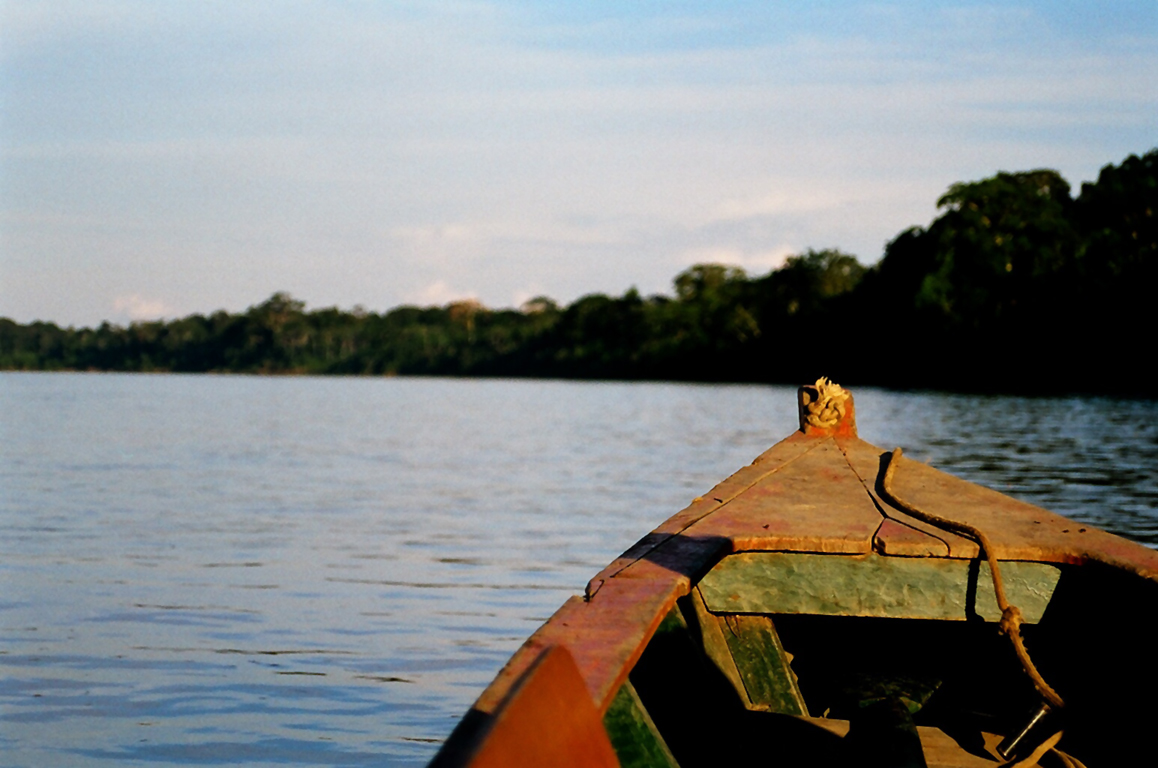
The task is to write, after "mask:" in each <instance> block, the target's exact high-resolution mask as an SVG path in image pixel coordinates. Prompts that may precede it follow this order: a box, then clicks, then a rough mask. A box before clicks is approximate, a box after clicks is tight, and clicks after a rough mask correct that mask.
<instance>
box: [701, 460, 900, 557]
mask: <svg viewBox="0 0 1158 768" xmlns="http://www.w3.org/2000/svg"><path fill="white" fill-rule="evenodd" d="M882 519H883V518H882V516H881V513H880V511H879V510H878V509H877V508H876V505H874V504H873V501H872V499H871V498H870V497H869V495H868V493H866V492H865V488H864V486H863V485H862V484H861V481H860V478H859V477H857V475H856V473H854V472H853V471H852V468H851V467H850V466H849V464H848V461H847V460H846V459H845V457H844V454H843V453H842V452H841V451H840V449H839V448H838V447H837V446H836V443H835V442H833V441H832V440H831V439H828V440H824V441H823V442H822V443H820V444H819V445H817V446H816V447H815V448H813V449H812V450H810V451H808V452H807V453H805V454H804V455H803V456H800V457H799V458H797V459H796V460H795V461H793V462H791V463H789V464H788V465H786V466H785V467H783V468H782V469H781V470H780V471H779V472H776V473H774V474H772V475H769V476H768V477H765V478H763V479H762V480H760V482H758V483H756V484H755V485H753V486H752V487H751V488H749V489H747V490H746V491H745V492H743V493H741V494H740V495H739V496H737V497H736V498H734V499H733V500H732V501H730V502H729V503H728V504H726V505H724V506H723V507H722V508H720V509H719V510H717V511H716V512H714V513H713V514H712V515H711V516H709V517H706V518H704V519H702V520H700V521H699V522H698V523H696V524H695V525H694V526H692V527H691V528H689V529H688V533H689V534H692V535H695V536H700V537H712V536H720V537H724V538H727V539H730V540H731V541H732V548H733V550H734V551H737V552H742V551H758V550H792V551H796V552H844V553H861V552H866V553H867V552H869V551H870V550H871V549H872V538H873V534H874V533H876V530H877V528H878V527H879V526H880V524H881V521H882Z"/></svg>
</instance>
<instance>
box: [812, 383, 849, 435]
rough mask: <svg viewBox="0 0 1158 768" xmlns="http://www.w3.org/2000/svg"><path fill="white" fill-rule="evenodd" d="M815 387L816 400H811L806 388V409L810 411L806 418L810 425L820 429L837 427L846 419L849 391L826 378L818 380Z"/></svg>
mask: <svg viewBox="0 0 1158 768" xmlns="http://www.w3.org/2000/svg"><path fill="white" fill-rule="evenodd" d="M813 387H814V388H815V389H816V400H812V399H811V396H810V395H809V393H808V391H807V388H805V392H804V408H805V410H807V411H808V415H807V416H806V417H805V418H806V419H807V421H808V423H809V424H811V425H812V426H814V427H818V428H820V429H828V428H829V427H835V426H836V425H837V424H838V423H839V422H840V420H841V419H843V418H844V414H845V406H844V404H845V403H846V402H847V401H848V390H847V389H845V388H844V387H842V386H840V385H839V384H837V383H836V382H834V381H829V380H828V378H827V377H825V376H821V377H820V378H819V379H817V380H816V383H815V384H813Z"/></svg>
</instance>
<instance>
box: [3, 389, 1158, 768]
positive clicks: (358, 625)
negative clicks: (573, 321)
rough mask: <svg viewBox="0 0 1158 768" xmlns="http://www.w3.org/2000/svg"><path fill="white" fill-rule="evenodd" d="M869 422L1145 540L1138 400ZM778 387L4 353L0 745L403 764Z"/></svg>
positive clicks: (1152, 486) (970, 404)
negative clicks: (271, 372)
mask: <svg viewBox="0 0 1158 768" xmlns="http://www.w3.org/2000/svg"><path fill="white" fill-rule="evenodd" d="M856 394H857V410H858V415H859V420H860V431H861V434H862V436H863V437H865V438H866V439H867V440H869V441H870V442H873V443H876V444H877V445H880V446H882V447H886V448H891V447H893V446H894V445H901V446H903V447H905V449H906V453H907V455H909V456H911V457H914V458H918V459H922V460H929V461H931V462H932V463H933V464H934V465H936V466H939V467H941V468H942V469H945V470H948V471H950V472H953V473H955V474H957V475H960V476H962V477H966V478H968V479H971V480H975V481H978V482H981V483H983V484H986V485H989V486H990V487H993V488H996V489H998V490H1001V491H1003V492H1006V493H1009V494H1012V495H1014V496H1017V497H1019V498H1022V499H1026V500H1028V501H1031V502H1033V503H1036V504H1040V505H1042V506H1045V507H1047V508H1050V509H1053V510H1054V511H1057V512H1060V513H1062V514H1066V515H1069V516H1071V517H1074V518H1077V519H1080V520H1083V521H1086V522H1091V523H1094V524H1096V525H1099V526H1102V527H1105V528H1108V529H1110V530H1112V531H1115V532H1117V533H1121V534H1124V535H1127V536H1130V537H1132V538H1135V539H1137V540H1139V541H1143V542H1147V543H1149V544H1150V545H1155V544H1158V513H1156V512H1155V508H1156V504H1155V501H1156V500H1158V427H1156V426H1155V425H1156V424H1158V404H1156V403H1147V402H1129V401H1114V400H1099V399H1037V400H1025V399H1018V398H988V397H965V396H946V395H937V394H898V393H891V392H884V391H874V390H867V389H866V390H858V391H857V392H856ZM794 408H795V406H794V392H793V390H791V389H789V388H783V387H761V386H695V385H674V384H604V383H570V382H532V381H470V380H465V381H464V380H435V379H332V378H258V377H213V376H115V375H79V374H72V375H70V374H59V375H57V374H0V761H2V764H4V765H11V766H85V765H90V766H108V765H113V764H118V763H128V762H132V763H137V764H173V765H202V764H229V765H241V764H248V765H268V764H277V765H422V764H425V763H426V762H427V761H428V760H429V759H430V757H431V756H432V755H433V753H434V751H435V750H436V749H437V748H438V744H439V743H440V741H441V740H442V739H443V738H445V736H446V735H447V734H448V733H449V732H450V730H451V729H452V728H453V727H454V724H455V723H456V722H457V718H458V717H459V716H460V715H461V714H462V712H464V711H465V710H466V708H467V707H468V706H469V705H470V703H471V702H472V701H473V699H474V697H475V696H476V695H477V694H478V692H479V691H480V690H481V689H482V687H483V686H484V685H485V684H486V683H487V682H488V681H489V679H490V678H491V677H492V676H493V675H494V673H495V672H496V671H497V670H498V668H499V667H500V666H501V665H502V663H503V662H504V661H505V660H506V658H507V657H508V656H509V655H510V654H511V653H512V652H513V651H514V650H515V648H517V647H518V645H519V644H520V643H521V642H522V641H523V639H524V638H525V637H526V636H527V635H529V634H530V633H531V632H532V631H533V630H534V629H535V628H536V627H537V626H538V625H539V624H540V623H541V622H542V621H544V620H545V619H546V618H547V617H548V616H549V615H550V614H551V613H552V612H553V611H554V610H555V608H556V607H557V606H558V605H559V604H560V603H562V602H563V600H564V599H565V598H566V597H567V596H569V595H572V594H576V593H579V592H581V591H582V588H583V585H584V584H585V583H586V581H587V579H588V578H589V577H590V576H591V575H592V574H594V572H595V571H596V570H598V569H599V568H601V567H602V566H603V565H605V564H606V563H607V562H608V561H609V560H611V559H612V558H613V557H614V556H615V555H617V554H618V553H619V552H621V551H622V550H623V549H625V548H626V547H627V546H629V545H630V544H631V543H632V542H634V541H635V540H636V539H637V538H639V537H640V536H641V535H643V534H644V533H645V532H646V531H648V530H649V529H650V528H652V527H654V525H656V524H657V523H658V522H659V521H661V520H662V519H664V518H666V517H668V516H669V515H671V514H673V513H674V512H676V511H678V510H679V509H681V508H682V507H683V506H685V505H686V503H687V502H688V501H689V500H690V499H691V498H692V497H694V496H696V495H698V494H700V493H702V492H703V491H705V490H707V489H708V488H710V487H711V486H712V485H714V484H715V483H716V482H717V481H718V480H720V479H722V478H723V477H724V476H726V475H727V474H729V473H731V472H732V471H734V470H735V469H737V468H739V467H740V466H742V465H744V464H746V463H748V462H750V461H751V459H752V458H753V457H755V456H756V455H757V454H758V453H760V452H761V451H763V450H764V449H765V448H767V447H768V446H769V445H771V444H772V443H773V442H775V441H776V440H778V439H780V438H781V437H784V436H786V435H787V434H789V433H790V432H791V431H792V430H793V429H794V428H795V411H794Z"/></svg>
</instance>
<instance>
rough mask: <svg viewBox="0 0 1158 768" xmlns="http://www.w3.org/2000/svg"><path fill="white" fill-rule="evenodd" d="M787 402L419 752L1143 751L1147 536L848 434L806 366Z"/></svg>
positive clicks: (1112, 757)
mask: <svg viewBox="0 0 1158 768" xmlns="http://www.w3.org/2000/svg"><path fill="white" fill-rule="evenodd" d="M800 414H801V427H800V431H799V432H797V433H795V434H793V435H791V436H789V437H788V438H787V439H785V440H783V441H781V442H780V443H778V444H776V445H775V446H773V447H772V448H770V449H769V450H768V451H766V452H765V453H764V454H762V455H761V456H759V457H758V458H757V459H756V460H755V461H754V462H753V463H752V464H751V465H750V466H748V467H745V468H743V469H741V470H740V471H739V472H737V473H735V474H734V475H732V476H731V477H729V478H728V479H726V480H724V481H723V482H722V483H720V484H719V485H717V486H716V487H715V488H713V489H712V490H711V491H710V492H708V493H707V494H705V495H704V496H703V497H701V498H697V499H695V500H694V501H693V502H692V503H691V505H689V506H688V507H687V508H686V509H684V510H683V511H682V512H680V513H678V514H677V515H675V516H674V517H672V518H670V519H669V520H667V521H666V522H665V523H663V524H662V525H660V526H659V527H658V528H656V529H655V530H654V531H652V532H651V533H649V534H648V535H646V536H645V537H644V538H643V539H641V540H640V541H639V542H638V543H637V544H636V545H635V546H633V547H631V548H630V549H629V550H628V551H627V552H625V553H624V554H623V555H622V556H620V557H619V558H617V559H616V560H615V561H614V562H612V563H611V564H610V565H608V566H607V567H606V568H604V569H603V570H602V571H601V572H600V573H598V574H597V575H596V576H595V578H593V579H592V580H591V582H590V583H589V584H588V585H587V589H586V593H585V594H584V595H583V596H582V597H574V598H571V599H570V600H568V601H567V602H566V603H565V604H564V605H563V606H562V607H561V608H560V609H559V610H558V612H557V613H555V615H554V616H552V617H551V619H550V620H548V621H547V623H546V624H544V625H543V626H542V627H541V628H540V629H539V630H538V631H537V632H535V634H534V635H532V636H531V638H530V639H528V640H527V642H526V643H525V644H524V645H523V646H522V647H521V648H520V649H519V651H518V652H517V653H516V654H515V655H514V657H513V658H512V659H511V660H510V662H509V663H508V664H507V665H506V666H505V667H504V668H503V670H502V671H501V672H500V673H499V675H498V676H497V677H496V679H495V680H494V682H492V683H491V685H490V686H489V687H488V688H487V689H486V690H485V691H484V692H483V694H482V695H481V696H480V697H479V698H478V700H477V701H476V702H475V704H474V706H473V708H472V709H471V710H470V711H469V712H468V713H467V714H466V715H465V717H464V718H463V719H462V721H461V722H460V724H459V725H458V727H457V728H456V729H455V731H454V733H453V734H452V735H451V736H450V738H449V739H448V740H447V742H446V744H445V745H444V746H443V748H442V750H441V751H440V752H439V754H438V755H437V756H436V757H435V759H434V762H433V763H432V766H434V767H435V768H443V767H444V766H465V765H469V766H473V767H474V768H483V767H484V766H539V765H544V766H546V765H551V766H569V765H574V766H614V765H621V766H625V767H627V766H633V767H634V766H668V767H671V766H681V768H693V767H694V766H716V765H722V764H731V763H736V764H750V763H751V764H755V763H757V762H758V763H766V764H769V765H785V766H791V765H807V766H821V765H880V766H962V767H964V766H993V765H999V764H1011V765H1025V766H1031V765H1041V766H1051V765H1058V766H1065V765H1070V766H1081V765H1086V766H1089V767H1090V768H1095V767H1096V766H1107V765H1108V766H1117V765H1140V764H1154V763H1153V761H1155V760H1156V759H1158V758H1155V757H1154V755H1155V752H1156V750H1155V749H1154V748H1153V747H1152V746H1151V743H1150V733H1151V731H1152V730H1153V729H1154V728H1155V727H1156V726H1158V722H1156V719H1155V715H1156V714H1158V704H1156V703H1155V702H1156V701H1158V699H1156V696H1155V693H1156V691H1158V688H1156V685H1155V684H1156V683H1158V642H1156V637H1158V636H1156V634H1155V632H1154V631H1153V630H1152V629H1151V625H1150V621H1151V620H1152V617H1153V616H1154V614H1155V609H1156V608H1158V552H1155V551H1153V550H1151V549H1148V548H1146V547H1143V546H1140V545H1138V544H1135V543H1132V542H1130V541H1127V540H1125V539H1122V538H1120V537H1118V536H1114V535H1112V534H1109V533H1106V532H1104V531H1100V530H1097V529H1095V528H1093V527H1091V526H1088V525H1083V524H1080V523H1075V522H1073V521H1070V520H1067V519H1065V518H1063V517H1059V516H1057V515H1054V514H1051V513H1049V512H1046V511H1045V510H1042V509H1039V508H1037V507H1034V506H1031V505H1029V504H1026V503H1023V502H1020V501H1016V500H1014V499H1011V498H1009V497H1006V496H1003V495H1001V494H999V493H996V492H994V491H991V490H987V489H985V488H982V487H980V486H977V485H974V484H972V483H968V482H965V481H963V480H960V479H958V478H955V477H952V476H950V475H947V474H944V473H942V472H939V471H937V470H935V469H932V468H930V467H928V466H926V465H924V464H921V463H918V462H914V461H910V460H907V459H905V458H903V457H902V456H901V455H900V452H899V451H897V452H894V453H890V452H886V451H882V450H881V449H879V448H876V447H874V446H872V445H869V444H868V443H866V442H864V441H862V440H860V439H859V438H858V437H857V433H856V421H855V409H854V405H853V402H852V399H851V396H850V395H849V394H848V393H847V392H846V391H844V390H842V389H840V388H839V387H836V386H835V385H831V384H830V383H829V382H827V381H826V380H823V379H822V380H820V381H818V382H817V384H816V385H814V386H809V387H802V388H801V389H800ZM994 570H996V572H997V578H996V579H995V578H994ZM999 593H1001V594H999Z"/></svg>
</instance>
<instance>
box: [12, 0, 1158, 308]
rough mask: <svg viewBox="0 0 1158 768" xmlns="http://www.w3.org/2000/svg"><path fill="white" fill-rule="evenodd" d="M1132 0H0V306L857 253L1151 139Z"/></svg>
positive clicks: (633, 273)
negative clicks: (947, 208) (812, 251)
mask: <svg viewBox="0 0 1158 768" xmlns="http://www.w3.org/2000/svg"><path fill="white" fill-rule="evenodd" d="M1156 128H1158V3H1154V2H1153V0H1147V1H1146V2H1114V1H1113V0H1104V1H1103V2H1068V1H1066V0H1054V1H1053V2H1045V1H1042V2H1005V3H1000V4H986V3H975V2H956V3H944V2H920V3H918V2H854V1H852V0H849V1H847V2H823V1H820V2H814V3H807V4H788V3H777V2H767V1H764V2H713V3H680V2H646V1H643V2H631V3H623V2H605V1H604V0H582V1H581V2H572V3H547V2H517V1H516V2H447V1H444V0H429V1H428V2H421V3H409V2H394V3H383V2H357V1H356V0H346V1H345V2H336V1H335V2H322V1H320V0H318V1H316V2H294V1H293V0H287V1H285V2H276V3H274V2H260V1H256V0H255V1H254V2H237V1H236V0H231V2H212V0H209V1H206V2H176V1H174V2H155V1H154V0H149V1H148V2H133V1H132V0H123V1H119V2H105V0H82V1H81V2H73V0H53V1H52V2H19V1H16V0H0V316H3V317H9V318H12V319H14V320H16V321H18V322H29V321H32V320H36V319H39V320H48V321H52V322H56V323H59V324H61V325H75V326H86V325H95V324H98V323H100V322H102V321H106V320H107V321H110V322H113V323H117V324H125V323H129V322H131V321H136V320H149V319H155V318H162V317H164V318H173V317H181V316H185V315H188V314H191V313H195V312H197V313H208V312H212V311H214V310H217V309H225V310H228V311H231V312H235V311H240V310H244V309H245V308H246V307H248V306H251V305H253V304H257V303H260V302H261V301H263V300H265V299H266V298H267V297H268V296H270V295H271V294H272V293H274V292H275V291H287V292H289V293H290V294H292V295H293V296H294V297H295V298H298V299H302V300H304V301H305V302H306V303H307V306H308V307H310V308H320V307H327V306H339V307H342V308H352V307H354V306H356V305H361V306H363V307H365V308H366V309H369V310H372V311H384V310H386V309H389V308H391V307H394V306H397V305H399V304H421V305H432V304H437V305H442V304H446V303H448V302H450V301H453V300H459V299H464V298H474V299H477V300H479V301H482V302H483V303H484V304H486V305H487V306H492V307H510V306H518V305H520V304H521V303H522V302H524V301H526V300H527V299H529V298H531V297H533V296H536V295H542V294H545V295H549V296H551V297H553V298H555V299H556V300H558V301H560V302H570V301H572V300H574V299H575V298H577V297H579V296H581V295H584V294H587V293H594V292H600V293H608V294H612V295H620V294H622V293H623V292H624V291H626V290H627V289H629V288H631V287H633V286H634V287H636V288H637V289H638V290H639V291H640V292H641V293H643V294H644V295H649V294H653V293H670V292H671V281H672V278H673V277H674V276H675V275H676V274H677V273H678V272H680V271H681V270H683V269H685V268H687V267H688V266H690V265H692V264H696V263H702V262H719V263H727V264H733V265H737V266H741V267H743V268H744V269H746V270H747V271H748V272H749V274H763V273H766V272H767V271H769V270H770V269H773V268H775V267H777V266H779V265H780V264H782V263H783V260H784V258H785V257H786V256H788V255H790V254H793V253H800V252H802V251H804V250H806V249H808V248H816V249H821V248H839V249H841V250H843V251H845V252H848V253H852V254H854V255H856V256H857V257H858V258H859V259H860V260H861V261H862V262H864V263H866V264H870V263H872V262H875V261H876V260H877V259H879V258H880V256H881V254H882V252H883V248H884V246H885V244H886V243H887V242H888V241H889V240H890V239H892V238H893V237H894V236H895V235H896V234H898V233H899V232H900V231H902V230H904V229H906V228H908V227H910V226H913V225H926V224H928V223H929V221H931V220H932V219H933V218H934V217H935V216H936V215H937V209H936V200H937V198H938V197H939V196H940V195H941V194H942V193H944V191H945V190H946V189H947V188H948V186H949V185H950V184H952V183H954V182H957V181H969V180H976V179H981V178H985V177H987V176H992V175H993V174H994V173H996V172H997V171H1000V170H1006V171H1018V170H1029V169H1034V168H1043V167H1045V168H1054V169H1057V170H1059V171H1060V172H1061V173H1062V174H1063V175H1064V176H1065V177H1066V178H1067V179H1068V180H1069V181H1070V183H1071V184H1072V185H1073V186H1074V192H1075V194H1076V193H1077V191H1078V190H1079V188H1080V184H1081V182H1082V181H1091V180H1094V179H1095V178H1096V177H1097V174H1098V171H1099V169H1100V168H1101V167H1103V166H1104V165H1106V164H1109V163H1115V164H1116V163H1119V162H1121V161H1122V160H1123V159H1124V158H1125V157H1126V156H1128V155H1130V154H1141V153H1143V152H1145V151H1147V150H1149V149H1151V148H1152V147H1154V146H1156V145H1158V130H1156Z"/></svg>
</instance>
